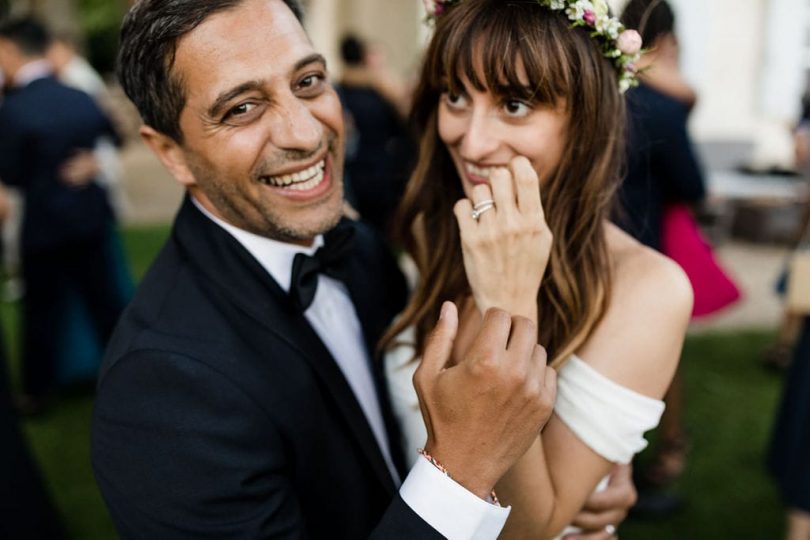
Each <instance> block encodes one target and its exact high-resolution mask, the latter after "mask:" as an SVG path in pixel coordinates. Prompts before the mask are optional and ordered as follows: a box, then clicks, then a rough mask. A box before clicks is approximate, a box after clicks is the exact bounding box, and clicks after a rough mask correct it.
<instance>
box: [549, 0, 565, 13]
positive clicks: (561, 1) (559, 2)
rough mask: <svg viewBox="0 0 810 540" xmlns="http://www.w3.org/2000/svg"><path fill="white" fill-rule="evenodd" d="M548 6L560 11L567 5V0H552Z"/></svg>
mask: <svg viewBox="0 0 810 540" xmlns="http://www.w3.org/2000/svg"><path fill="white" fill-rule="evenodd" d="M548 7H549V8H551V9H553V10H557V11H559V10H561V9H563V8H564V7H565V0H551V1H550V2H549V3H548Z"/></svg>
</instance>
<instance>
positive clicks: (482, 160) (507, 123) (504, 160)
mask: <svg viewBox="0 0 810 540" xmlns="http://www.w3.org/2000/svg"><path fill="white" fill-rule="evenodd" d="M521 78H522V79H525V80H526V84H528V78H527V77H525V74H524V75H521ZM462 83H463V88H462V89H461V90H460V91H459V93H458V94H452V93H450V92H444V93H443V94H442V95H441V97H440V99H439V138H441V140H442V142H444V144H445V145H446V146H447V150H448V151H449V152H450V155H451V156H452V158H453V162H454V163H455V165H456V169H457V170H458V175H459V177H460V178H461V183H462V186H463V188H464V193H465V194H466V195H467V197H468V198H471V197H472V190H473V187H475V186H476V185H477V184H484V183H488V181H489V175H490V173H491V172H492V171H493V170H494V169H495V168H497V167H506V166H507V165H508V164H509V160H511V159H512V158H513V157H516V156H525V157H526V158H528V159H529V161H530V162H531V163H532V165H533V166H534V170H535V171H536V172H537V175H538V178H539V179H540V182H541V183H543V182H544V181H545V180H546V179H547V178H548V177H549V175H550V174H551V172H552V171H553V170H554V168H555V167H556V166H557V164H558V163H559V162H560V157H561V155H562V150H563V148H564V145H565V142H566V141H565V138H566V124H567V114H566V112H565V105H564V104H557V105H556V106H550V105H546V104H544V105H538V104H531V103H529V102H526V101H524V100H522V99H520V98H517V97H514V98H512V97H509V96H508V93H507V95H506V97H500V96H499V95H496V94H494V93H492V92H491V91H489V90H487V91H484V92H480V91H477V90H476V89H475V88H474V87H473V85H472V84H471V83H470V82H469V81H468V80H466V79H462ZM516 95H517V92H516Z"/></svg>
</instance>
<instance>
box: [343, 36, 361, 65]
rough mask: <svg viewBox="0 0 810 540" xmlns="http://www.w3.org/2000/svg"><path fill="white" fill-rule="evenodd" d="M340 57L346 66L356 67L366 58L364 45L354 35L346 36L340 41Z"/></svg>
mask: <svg viewBox="0 0 810 540" xmlns="http://www.w3.org/2000/svg"><path fill="white" fill-rule="evenodd" d="M340 57H341V58H342V59H343V62H344V63H345V64H346V65H347V66H357V65H360V64H362V63H363V59H364V58H365V57H366V45H365V44H364V43H363V42H362V40H360V38H358V37H357V36H355V35H354V34H347V35H346V36H344V37H343V39H342V40H340Z"/></svg>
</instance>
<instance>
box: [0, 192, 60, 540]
mask: <svg viewBox="0 0 810 540" xmlns="http://www.w3.org/2000/svg"><path fill="white" fill-rule="evenodd" d="M7 214H8V198H7V194H6V190H5V188H2V187H1V186H0V223H2V222H3V221H4V220H5V218H6V216H7ZM0 335H2V333H0ZM0 441H2V444H0V478H2V481H0V538H9V539H14V540H27V539H30V540H59V539H62V538H66V535H65V531H64V528H63V525H62V521H61V518H60V517H59V514H58V512H57V510H56V507H55V506H54V504H53V501H52V500H51V498H50V496H49V494H48V492H47V490H46V489H45V485H44V484H43V482H42V478H41V476H40V473H39V470H38V468H37V466H36V464H35V462H34V459H33V458H32V456H31V452H30V448H29V446H28V442H27V441H26V439H25V434H24V433H23V430H22V427H21V426H20V422H19V419H18V418H17V412H16V411H15V410H14V406H13V402H12V398H11V382H10V380H9V375H8V369H7V362H6V348H5V343H4V340H2V339H0Z"/></svg>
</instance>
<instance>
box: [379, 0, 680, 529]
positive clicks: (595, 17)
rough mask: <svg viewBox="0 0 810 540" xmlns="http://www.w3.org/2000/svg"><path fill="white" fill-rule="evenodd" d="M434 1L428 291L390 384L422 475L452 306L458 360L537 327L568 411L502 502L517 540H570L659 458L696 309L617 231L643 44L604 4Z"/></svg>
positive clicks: (425, 126)
mask: <svg viewBox="0 0 810 540" xmlns="http://www.w3.org/2000/svg"><path fill="white" fill-rule="evenodd" d="M427 4H428V7H429V10H430V13H431V14H432V15H433V17H432V18H433V19H434V21H435V33H434V36H433V38H432V41H431V43H430V45H429V47H428V50H427V53H426V58H425V63H424V67H423V71H422V74H421V80H420V85H419V87H418V89H417V91H416V95H415V100H414V111H413V118H414V120H415V123H416V127H417V128H418V129H419V132H420V133H421V134H422V135H421V141H420V152H419V160H418V163H417V166H416V169H415V172H414V174H413V176H412V178H411V180H410V183H409V185H408V188H407V192H406V195H405V199H404V201H403V207H402V212H401V216H402V224H403V227H402V228H403V231H402V239H403V241H404V245H405V246H406V248H407V250H408V251H409V253H410V254H411V256H412V257H413V259H414V260H415V262H416V265H417V268H418V270H419V274H420V276H421V278H420V280H419V282H418V283H417V286H416V289H415V291H414V294H413V296H412V299H411V301H410V303H409V305H408V306H407V308H406V310H405V311H404V312H403V314H402V316H401V317H400V318H399V319H398V321H397V323H396V324H395V325H394V326H393V327H392V328H391V329H390V331H389V333H388V334H387V336H386V338H385V339H384V341H383V345H384V347H386V350H387V353H386V374H387V377H388V383H389V387H390V390H391V395H392V399H393V401H394V406H395V412H396V414H397V416H398V417H399V420H400V421H401V423H402V425H403V427H404V432H405V439H406V440H405V450H406V455H408V456H410V459H411V460H414V459H416V458H417V454H416V449H417V448H422V447H425V449H426V450H427V452H429V451H430V449H431V446H432V445H435V444H436V442H435V441H430V440H427V441H426V432H425V428H424V425H423V424H422V418H421V415H420V412H419V404H418V401H417V397H416V393H415V391H414V389H413V385H412V382H411V379H412V375H413V372H414V370H415V369H416V367H417V366H418V358H419V351H421V350H422V349H423V347H424V344H425V340H426V337H427V334H428V332H429V331H430V329H431V328H432V327H433V325H434V323H435V321H436V319H437V317H438V315H439V310H440V308H441V304H442V302H443V301H444V300H453V301H454V302H455V303H456V305H457V306H458V311H459V321H460V324H459V330H458V334H457V336H456V340H455V343H454V350H453V358H456V359H458V358H462V357H464V355H465V351H466V348H467V347H468V346H469V344H470V343H471V341H472V340H473V338H474V337H475V335H476V334H477V330H478V328H479V325H480V322H481V317H482V313H484V312H485V311H486V310H487V309H489V308H491V307H498V308H502V309H505V310H507V311H510V312H511V313H513V314H517V315H523V316H526V317H529V318H531V319H533V320H534V321H536V322H537V325H538V336H537V337H538V343H539V344H541V345H542V346H543V347H545V349H546V351H547V353H548V361H549V363H550V365H551V366H552V367H554V368H556V369H557V370H558V373H559V378H558V394H557V401H556V405H555V413H554V415H553V416H552V418H551V419H550V420H549V422H548V424H547V425H546V427H545V428H544V430H543V432H542V433H541V434H539V436H538V438H537V441H536V443H535V444H534V445H533V446H532V447H531V449H530V450H529V451H528V452H527V453H526V455H525V456H524V457H523V458H522V459H521V461H519V462H518V464H517V465H516V466H515V467H514V468H513V469H512V470H511V471H510V472H509V473H508V474H507V475H506V476H505V477H504V479H503V480H502V481H501V482H500V483H499V484H498V486H497V489H496V491H497V493H498V496H499V497H500V499H501V502H502V503H505V504H509V505H512V507H513V509H512V514H511V516H510V518H509V521H508V523H507V527H506V529H505V530H504V536H507V537H510V536H511V537H514V538H546V537H554V536H555V535H557V534H559V533H560V532H561V531H563V529H564V528H565V527H566V525H568V524H569V523H571V520H572V518H573V517H574V515H575V514H576V513H577V511H579V509H580V508H581V507H582V505H583V503H584V502H585V500H586V499H587V498H588V496H589V495H590V494H591V493H592V492H593V491H594V490H595V489H596V488H597V486H598V484H600V482H603V480H604V479H605V477H606V476H607V475H608V473H609V472H610V471H611V468H612V467H613V466H614V465H615V464H616V463H628V462H629V461H630V460H631V459H632V456H633V455H634V454H635V453H636V452H638V451H640V450H641V449H643V448H644V446H645V445H646V441H645V440H644V438H643V433H644V432H645V431H647V430H649V429H652V428H653V427H655V426H656V425H657V423H658V420H659V418H660V415H661V413H662V411H663V403H662V402H661V397H662V396H663V395H664V393H665V391H666V389H667V387H668V385H669V383H670V380H671V378H672V376H673V373H674V371H675V368H676V365H677V362H678V358H679V355H680V351H681V347H682V344H683V338H684V334H685V332H686V328H687V325H688V323H689V316H690V313H691V308H692V293H691V288H690V286H689V282H688V280H687V278H686V277H685V275H684V274H683V273H682V271H681V270H680V268H679V267H678V266H677V265H675V264H674V263H672V262H671V261H669V260H668V259H666V258H664V257H663V256H661V255H660V254H658V253H656V252H654V251H652V250H650V249H647V248H645V247H644V246H642V245H641V244H639V243H637V242H636V241H634V240H633V239H632V238H630V237H629V236H628V235H626V234H624V233H623V232H622V231H621V230H619V229H618V228H617V227H616V226H614V225H613V224H612V223H610V221H609V217H610V214H611V211H612V210H613V206H612V205H613V200H614V197H613V196H614V192H615V191H616V188H617V185H618V183H619V181H620V178H621V171H620V168H621V160H622V156H623V141H624V133H623V126H624V101H623V97H622V92H623V90H625V89H626V88H627V87H629V86H632V85H633V84H634V75H635V73H634V71H633V66H632V63H633V62H634V61H635V60H637V59H638V54H639V49H640V39H639V38H638V35H637V33H635V32H633V31H626V32H624V31H623V30H624V29H623V28H622V27H621V25H620V24H619V23H618V21H616V20H615V19H613V18H612V17H610V16H609V14H608V10H607V6H606V4H605V3H604V1H603V0H591V1H587V0H521V1H511V0H451V1H445V2H427ZM481 399H487V398H486V396H481ZM493 407H497V404H496V403H493ZM448 472H449V474H450V475H451V476H452V471H448Z"/></svg>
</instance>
